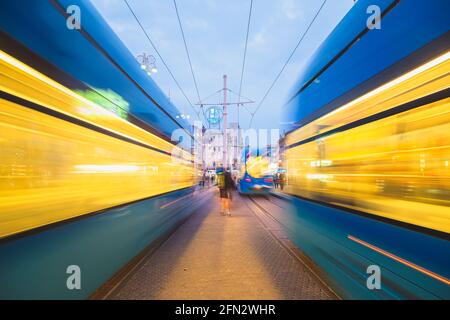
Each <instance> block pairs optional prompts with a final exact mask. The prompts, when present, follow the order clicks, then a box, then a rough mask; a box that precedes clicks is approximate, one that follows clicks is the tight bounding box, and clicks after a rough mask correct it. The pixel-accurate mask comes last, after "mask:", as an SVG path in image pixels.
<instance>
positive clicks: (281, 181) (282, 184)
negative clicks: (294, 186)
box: [280, 172, 286, 191]
mask: <svg viewBox="0 0 450 320" xmlns="http://www.w3.org/2000/svg"><path fill="white" fill-rule="evenodd" d="M285 183H286V175H285V173H284V172H280V189H281V191H283V188H284V184H285Z"/></svg>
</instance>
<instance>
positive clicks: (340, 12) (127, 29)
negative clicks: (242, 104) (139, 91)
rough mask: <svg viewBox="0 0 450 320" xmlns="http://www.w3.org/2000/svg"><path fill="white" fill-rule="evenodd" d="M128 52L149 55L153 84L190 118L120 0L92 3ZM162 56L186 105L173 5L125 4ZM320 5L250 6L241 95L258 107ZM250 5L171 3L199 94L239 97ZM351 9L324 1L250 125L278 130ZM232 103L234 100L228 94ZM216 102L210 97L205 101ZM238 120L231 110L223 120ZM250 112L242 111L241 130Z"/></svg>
mask: <svg viewBox="0 0 450 320" xmlns="http://www.w3.org/2000/svg"><path fill="white" fill-rule="evenodd" d="M91 1H92V3H93V4H94V5H95V6H96V7H97V9H98V10H99V11H100V13H101V14H102V16H103V17H104V18H105V19H106V21H107V22H108V23H109V24H110V26H111V27H112V29H113V30H114V31H115V32H116V33H117V35H118V36H119V37H120V38H121V39H122V41H123V42H124V43H125V45H126V46H127V47H128V48H129V50H130V51H131V52H132V53H133V54H134V55H138V54H141V53H142V52H146V53H147V54H152V55H154V56H155V57H156V58H157V59H156V64H157V67H158V70H159V72H158V73H157V74H155V75H153V76H152V77H153V79H154V80H155V81H156V83H157V84H158V85H159V86H160V88H161V89H162V90H163V91H164V92H165V93H166V94H167V95H169V91H170V97H171V100H172V102H173V103H174V104H175V105H176V106H177V107H178V109H179V110H180V111H181V112H183V113H190V114H191V118H194V119H195V116H194V113H193V111H192V109H191V107H190V106H189V104H188V103H187V101H186V99H185V98H184V97H183V95H182V94H181V92H180V91H179V89H178V88H177V87H176V85H175V83H174V81H173V80H172V78H171V77H170V75H169V73H168V72H167V71H166V70H165V68H164V66H163V64H162V63H161V61H160V60H159V58H158V57H157V55H156V53H155V52H154V50H153V48H152V47H151V45H150V44H149V43H148V41H147V39H146V38H145V35H144V34H143V32H142V30H141V29H140V28H139V26H138V24H137V23H136V21H135V20H134V18H133V16H132V14H131V12H130V11H129V10H128V8H127V6H126V4H125V3H124V1H123V0H91ZM128 1H129V3H130V5H131V6H132V7H133V9H134V11H135V13H136V15H137V16H138V18H139V19H140V21H141V23H142V24H143V25H144V27H145V29H146V31H147V33H148V34H149V35H150V37H151V38H152V40H153V42H154V43H155V45H156V46H157V48H158V50H159V52H160V53H161V55H162V57H163V58H164V60H165V61H166V63H167V64H168V66H169V68H170V69H171V70H172V72H173V74H174V75H175V77H176V78H177V80H178V82H179V83H180V85H181V86H182V88H183V90H184V91H185V93H186V94H187V96H188V97H189V99H190V100H191V102H192V103H196V102H197V100H198V99H197V93H196V91H195V86H194V83H193V80H192V76H191V73H190V69H189V64H188V60H187V56H186V53H185V49H184V45H183V40H182V36H181V32H180V28H179V25H178V20H177V17H176V12H175V7H174V4H173V0H128ZM321 3H322V1H321V0H254V1H253V12H252V20H251V25H250V33H249V42H248V49H247V62H246V66H245V73H244V81H243V86H242V95H243V96H245V97H248V98H250V99H252V100H254V101H256V103H255V104H253V105H250V106H249V110H250V111H254V110H255V108H256V106H257V105H258V102H259V101H260V100H261V98H262V97H263V95H264V93H265V92H266V90H267V89H268V87H269V86H270V84H271V83H272V81H273V79H274V78H275V76H276V75H277V73H278V72H279V70H280V69H281V67H282V66H283V64H284V62H285V61H286V59H287V58H288V56H289V54H290V53H291V51H292V49H293V48H294V46H295V45H296V43H297V41H298V39H299V38H300V36H301V35H302V33H303V32H304V30H305V29H306V28H307V26H308V24H309V23H310V21H311V19H312V18H313V16H314V15H315V13H316V12H317V10H318V9H319V7H320V5H321ZM249 5H250V0H245V1H244V0H177V6H178V10H179V14H180V17H181V21H182V24H183V28H184V32H185V36H186V40H187V44H188V48H189V51H190V55H191V60H192V64H193V69H194V72H195V76H196V79H197V83H198V87H199V91H200V96H201V98H205V97H206V96H208V95H210V94H212V93H214V92H215V91H217V90H219V89H220V88H221V87H222V81H223V80H222V76H223V75H224V74H227V75H228V82H229V88H230V89H232V90H234V91H236V92H237V91H239V81H240V75H241V67H242V58H243V51H244V45H245V33H246V28H247V18H248V10H249ZM352 5H353V0H328V1H327V4H326V5H325V7H324V8H323V10H322V12H321V14H320V16H319V17H318V18H317V20H316V21H315V23H314V25H313V26H312V28H311V29H310V32H309V33H308V35H307V36H306V38H305V39H304V40H303V42H302V44H301V45H300V47H299V48H298V49H297V51H296V53H295V55H294V57H293V59H292V60H291V62H290V63H289V65H288V66H287V68H286V69H285V70H284V73H283V74H282V76H281V78H280V79H279V81H278V82H277V84H276V85H275V87H274V88H273V89H272V91H271V93H270V94H269V96H268V97H267V99H266V100H265V102H264V104H263V105H262V106H261V108H260V110H259V111H258V113H257V114H256V115H255V118H254V121H253V127H256V128H278V127H279V121H280V116H281V106H282V105H283V103H284V102H285V101H286V99H287V97H288V94H289V92H290V91H291V88H292V86H293V85H294V83H295V82H296V80H297V79H298V77H299V74H300V73H301V71H302V69H303V68H304V67H305V65H306V63H307V62H308V59H309V57H310V56H311V55H312V54H313V53H314V51H315V50H316V49H317V48H318V46H319V45H320V44H321V42H322V41H323V40H324V39H325V38H326V37H327V35H328V34H329V33H330V32H331V31H332V30H333V29H334V27H335V26H336V25H337V24H338V23H339V21H340V20H341V19H342V18H343V17H344V16H345V14H346V13H347V12H348V10H350V8H351V7H352ZM231 100H233V101H235V100H237V97H235V96H231ZM216 101H221V100H220V97H219V96H214V97H212V98H211V99H209V100H208V102H216ZM236 120H237V113H236V107H231V110H230V121H231V122H235V121H236ZM249 121H250V114H249V113H248V112H247V111H246V110H245V109H241V112H240V123H241V127H242V128H244V129H246V128H247V127H248V125H249Z"/></svg>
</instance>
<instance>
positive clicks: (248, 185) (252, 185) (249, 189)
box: [237, 154, 274, 195]
mask: <svg viewBox="0 0 450 320" xmlns="http://www.w3.org/2000/svg"><path fill="white" fill-rule="evenodd" d="M273 174H274V171H273V169H271V167H270V158H269V157H267V156H266V155H256V156H252V155H250V154H246V155H245V161H244V162H243V164H242V166H241V176H240V178H239V179H238V183H237V190H238V192H239V193H240V194H245V195H267V194H269V193H270V191H271V190H272V189H273V187H274V180H273Z"/></svg>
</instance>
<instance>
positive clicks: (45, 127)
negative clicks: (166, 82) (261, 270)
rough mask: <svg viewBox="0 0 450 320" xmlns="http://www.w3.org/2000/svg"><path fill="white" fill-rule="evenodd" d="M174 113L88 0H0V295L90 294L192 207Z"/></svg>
mask: <svg viewBox="0 0 450 320" xmlns="http://www.w3.org/2000/svg"><path fill="white" fill-rule="evenodd" d="M71 5H78V6H79V8H80V12H81V14H82V17H81V18H82V19H81V29H79V30H77V29H71V28H68V27H67V23H66V20H67V18H68V14H67V13H66V12H67V8H68V7H69V6H71ZM175 114H177V110H176V108H175V107H174V106H173V105H172V104H171V103H170V101H169V100H168V98H167V97H166V96H165V95H164V94H163V92H161V90H160V89H159V88H158V87H157V85H156V84H155V83H154V82H153V81H152V80H151V78H150V77H149V76H148V75H147V74H146V73H145V72H143V70H142V69H141V68H140V66H139V63H138V62H137V61H136V59H135V58H134V57H133V55H132V54H131V53H130V52H129V51H128V49H127V48H126V47H125V46H124V45H123V44H122V42H121V41H120V40H119V39H118V37H117V36H116V35H115V34H114V32H113V31H112V30H111V29H110V28H109V26H108V25H107V24H106V22H105V21H104V20H103V18H102V17H101V16H100V14H99V13H98V12H97V11H96V9H95V8H94V7H93V5H92V4H91V3H90V2H89V1H83V0H70V1H66V0H51V1H35V0H27V1H0V132H1V136H0V148H1V154H0V157H1V158H0V159H1V161H0V213H1V214H0V261H1V263H0V299H22V298H25V299H46V298H57V299H80V298H88V297H89V296H91V295H93V294H95V293H96V292H97V291H96V290H97V289H99V288H100V287H101V286H102V284H104V283H105V282H106V281H107V280H108V279H110V278H111V277H113V276H114V275H115V274H116V272H118V271H119V270H120V269H121V268H122V267H124V266H125V265H126V264H127V263H128V262H129V261H130V260H132V259H133V258H134V257H136V256H138V254H140V253H141V252H143V250H144V249H146V248H147V246H148V245H149V244H151V243H154V241H157V240H158V239H159V238H160V237H162V236H163V235H164V234H166V233H167V232H169V231H170V230H171V229H173V228H174V227H175V226H176V225H177V224H179V223H181V221H183V219H185V218H186V217H187V215H189V214H190V213H191V212H192V210H194V209H195V206H196V204H193V203H190V202H189V199H190V195H191V194H192V192H193V185H194V168H193V161H192V156H191V154H190V153H189V152H188V151H185V150H184V149H183V147H184V146H183V145H181V144H179V143H178V141H177V142H174V141H171V134H172V133H173V132H180V136H183V137H184V139H183V141H184V142H183V143H185V144H186V145H187V146H188V147H190V144H191V139H192V135H191V133H190V131H189V130H187V129H186V128H188V124H187V123H185V122H183V121H182V120H180V119H176V118H175V117H174V116H173V115H175ZM174 159H175V160H176V161H173V160H174ZM180 199H183V200H184V201H178V200H180ZM72 265H76V266H78V267H79V268H80V270H81V272H82V274H83V278H82V279H83V281H82V287H81V288H80V290H68V289H67V287H66V280H67V276H68V275H67V273H66V271H67V270H68V267H69V266H72Z"/></svg>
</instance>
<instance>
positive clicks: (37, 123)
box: [0, 51, 194, 238]
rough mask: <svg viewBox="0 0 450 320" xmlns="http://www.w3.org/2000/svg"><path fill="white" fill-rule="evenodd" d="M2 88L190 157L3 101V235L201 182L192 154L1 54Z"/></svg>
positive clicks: (0, 217)
mask: <svg viewBox="0 0 450 320" xmlns="http://www.w3.org/2000/svg"><path fill="white" fill-rule="evenodd" d="M0 90H3V91H5V92H8V93H10V94H13V95H15V96H18V97H21V98H22V99H26V100H29V101H32V102H34V103H37V104H40V105H43V106H46V107H48V108H50V109H53V110H56V111H59V112H62V113H65V114H68V115H71V116H73V117H76V118H78V119H81V120H83V121H86V122H89V123H91V124H94V125H96V126H99V127H102V128H104V129H107V130H109V131H111V132H113V133H116V134H119V135H121V136H124V137H126V138H130V139H133V140H135V141H137V142H140V143H144V144H146V145H148V146H152V147H155V148H158V149H160V150H163V151H166V152H169V153H172V152H176V153H177V154H178V155H181V157H182V158H183V160H181V159H178V161H176V162H173V161H172V157H171V156H170V155H167V154H163V153H160V152H157V151H153V150H149V149H147V148H144V147H141V146H138V145H135V144H132V143H129V142H125V141H123V140H120V139H116V138H113V137H110V136H108V135H105V134H102V133H99V132H96V131H93V130H90V129H87V128H84V127H81V126H78V125H75V124H73V123H70V122H67V121H64V120H61V119H58V118H55V117H52V116H49V115H46V114H43V113H40V112H38V111H34V110H32V109H29V108H26V107H24V106H21V105H18V104H15V103H12V102H9V101H6V100H3V99H0V131H1V133H2V134H1V136H0V147H1V155H0V156H1V160H0V178H1V180H0V238H1V237H7V236H10V235H13V234H16V233H19V232H22V231H26V230H29V229H33V228H36V227H40V226H44V225H47V224H50V223H54V222H58V221H62V220H65V219H69V218H73V217H77V216H80V215H83V214H87V213H91V212H95V211H98V210H101V209H106V208H110V207H113V206H117V205H120V204H124V203H128V202H131V201H135V200H139V199H144V198H147V197H151V196H155V195H158V194H161V193H165V192H170V191H174V190H177V189H181V188H185V187H189V186H192V185H193V183H194V181H193V179H194V169H193V166H192V164H191V163H190V162H189V160H190V159H191V155H190V154H189V153H187V152H185V151H181V149H179V148H177V147H175V146H174V145H173V144H171V143H169V142H167V141H165V140H163V139H161V138H159V137H157V136H155V135H153V134H151V133H149V132H147V131H145V130H143V129H141V128H139V127H137V126H135V125H133V124H131V123H129V122H127V121H125V120H124V119H121V118H120V117H118V116H116V115H115V114H113V113H111V112H109V111H107V110H105V109H103V108H102V107H101V106H98V105H96V104H94V103H92V102H91V101H89V100H87V99H85V98H83V97H81V96H79V95H77V94H75V93H74V92H73V91H71V90H69V89H68V88H66V87H63V86H61V85H60V84H58V83H56V82H54V81H53V80H51V79H49V78H47V77H46V76H45V75H43V74H40V73H39V72H37V71H36V70H33V69H31V68H30V67H28V66H26V65H24V64H23V63H21V62H20V61H18V60H16V59H14V58H13V57H11V56H9V55H7V54H6V53H4V52H2V51H0Z"/></svg>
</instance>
